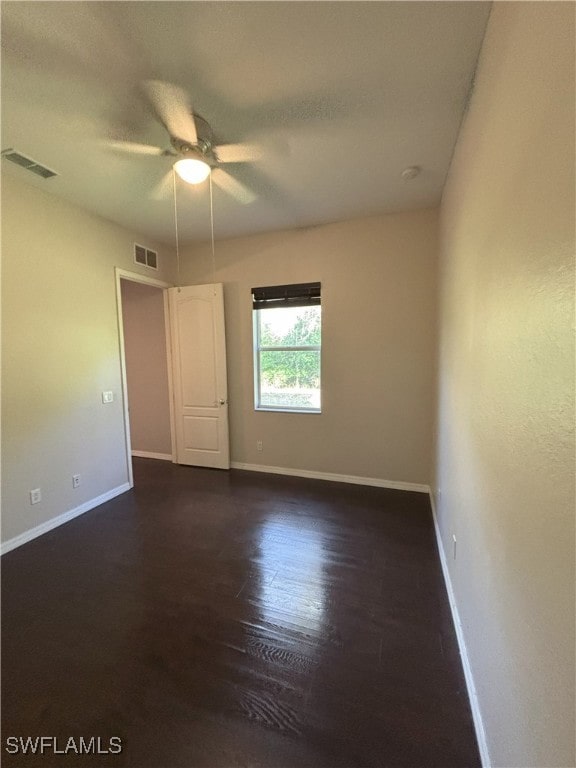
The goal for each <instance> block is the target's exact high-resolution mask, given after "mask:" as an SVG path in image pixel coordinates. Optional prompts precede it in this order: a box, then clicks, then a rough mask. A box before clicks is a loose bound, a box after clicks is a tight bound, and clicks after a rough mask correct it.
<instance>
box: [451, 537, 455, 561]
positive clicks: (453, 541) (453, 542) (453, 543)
mask: <svg viewBox="0 0 576 768" xmlns="http://www.w3.org/2000/svg"><path fill="white" fill-rule="evenodd" d="M452 546H453V548H454V549H453V552H454V560H456V534H455V533H453V534H452Z"/></svg>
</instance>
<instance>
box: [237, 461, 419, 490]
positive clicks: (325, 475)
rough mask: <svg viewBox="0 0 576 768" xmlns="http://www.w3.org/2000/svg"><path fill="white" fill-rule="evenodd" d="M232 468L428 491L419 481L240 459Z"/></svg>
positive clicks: (337, 481) (378, 486) (335, 481)
mask: <svg viewBox="0 0 576 768" xmlns="http://www.w3.org/2000/svg"><path fill="white" fill-rule="evenodd" d="M230 466H231V467H232V469H246V470H248V471H249V472H267V473H269V474H271V475H291V476H293V477H309V478H312V479H313V480H330V481H331V482H334V483H352V484H353V485H372V486H375V487H376V488H392V489H393V490H396V491H417V492H418V493H430V487H429V486H428V485H421V484H420V483H405V482H403V481H401V480H398V481H396V480H380V479H379V478H376V477H357V476H356V475H338V474H334V473H333V472H314V471H312V470H308V469H292V468H288V467H268V466H266V465H265V464H244V463H243V462H241V461H232V462H230Z"/></svg>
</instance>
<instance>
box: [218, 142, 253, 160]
mask: <svg viewBox="0 0 576 768" xmlns="http://www.w3.org/2000/svg"><path fill="white" fill-rule="evenodd" d="M214 152H215V154H216V157H217V158H218V161H219V162H221V163H249V162H252V161H254V160H260V158H261V157H262V156H263V154H264V152H263V151H262V147H259V146H258V145H257V144H221V145H220V146H219V147H214Z"/></svg>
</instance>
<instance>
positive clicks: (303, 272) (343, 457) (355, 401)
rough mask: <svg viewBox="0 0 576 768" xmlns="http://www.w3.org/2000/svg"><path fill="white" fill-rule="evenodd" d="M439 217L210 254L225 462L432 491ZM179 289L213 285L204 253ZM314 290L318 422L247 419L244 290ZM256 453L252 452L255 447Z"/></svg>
mask: <svg viewBox="0 0 576 768" xmlns="http://www.w3.org/2000/svg"><path fill="white" fill-rule="evenodd" d="M436 237H437V212H436V211H434V210H423V211H417V212H413V213H405V214H394V215H389V216H375V217H371V218H366V219H358V220H353V221H347V222H341V223H337V224H330V225H326V226H319V227H315V228H308V229H301V230H295V231H289V232H275V233H271V234H266V235H259V236H254V237H242V238H238V239H232V240H227V241H221V242H218V243H217V244H216V278H215V279H216V281H217V282H223V283H224V295H225V311H226V336H227V356H228V380H229V399H230V434H231V457H232V461H236V462H243V463H249V464H263V465H267V466H277V467H285V468H291V469H305V470H311V471H316V472H328V473H338V474H345V475H353V476H360V477H368V478H377V479H383V480H389V481H403V482H411V483H428V482H429V481H430V470H431V439H432V438H431V419H432V412H433V380H434V373H433V367H434V359H435V354H434V344H435V336H434V326H435V271H436V250H437V241H436ZM182 261H183V274H182V277H183V282H190V283H203V282H213V272H212V266H211V258H210V254H209V249H208V247H197V248H193V249H188V250H187V251H186V252H185V254H184V256H183V259H182ZM316 280H320V281H321V282H322V323H323V327H322V340H323V351H322V377H323V385H322V399H323V405H322V414H321V415H313V414H288V413H265V412H255V411H254V385H253V368H252V362H253V354H252V305H251V292H250V291H251V288H252V287H253V286H259V285H275V284H286V283H299V282H310V281H316ZM257 440H261V441H262V442H263V448H264V450H263V451H262V452H261V453H259V452H257V450H256V441H257Z"/></svg>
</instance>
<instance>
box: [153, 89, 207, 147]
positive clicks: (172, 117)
mask: <svg viewBox="0 0 576 768" xmlns="http://www.w3.org/2000/svg"><path fill="white" fill-rule="evenodd" d="M144 90H145V91H146V94H147V96H148V98H149V99H150V102H151V104H152V105H153V107H154V109H155V110H156V114H157V115H158V117H159V118H160V120H161V121H162V123H163V124H164V125H165V126H166V129H167V130H168V133H169V134H170V136H172V137H173V138H175V139H182V141H186V142H187V143H188V144H196V143H197V142H198V135H197V133H196V124H195V122H194V117H193V115H192V102H191V100H190V97H189V96H188V94H187V93H186V91H185V90H184V89H183V88H180V87H179V86H177V85H174V84H173V83H164V82H162V81H161V80H146V81H145V82H144Z"/></svg>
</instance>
